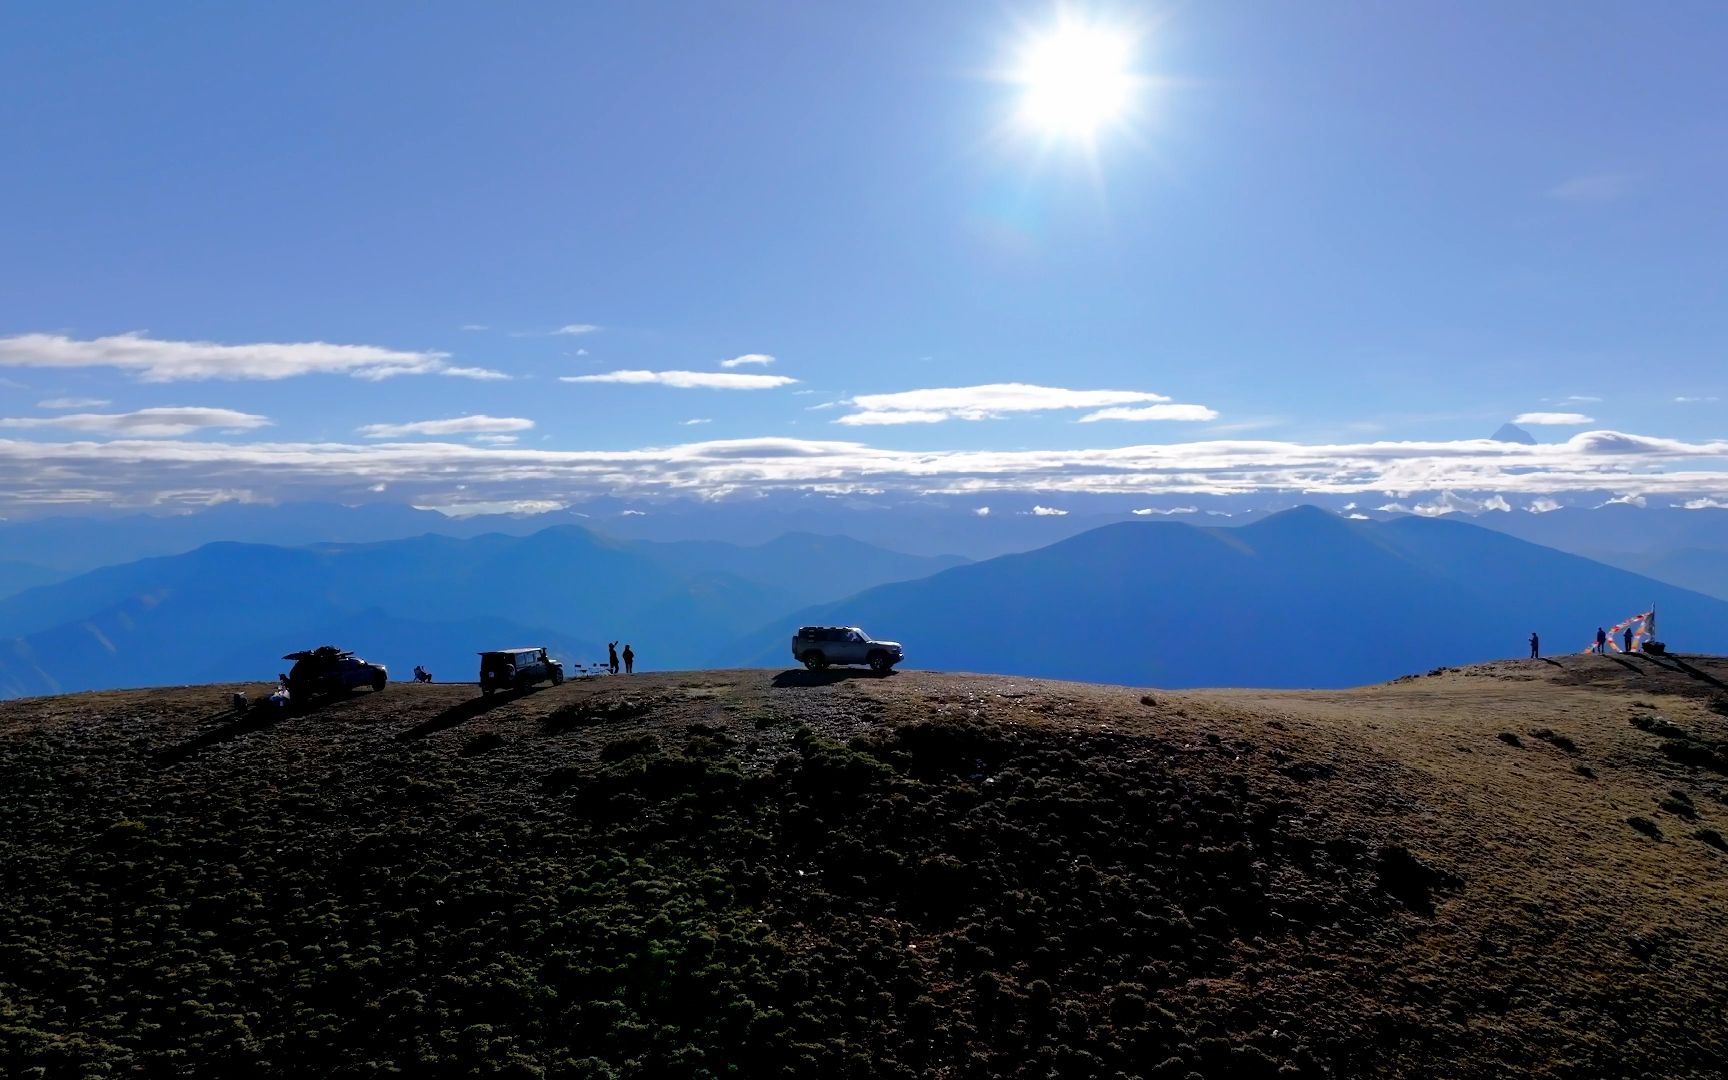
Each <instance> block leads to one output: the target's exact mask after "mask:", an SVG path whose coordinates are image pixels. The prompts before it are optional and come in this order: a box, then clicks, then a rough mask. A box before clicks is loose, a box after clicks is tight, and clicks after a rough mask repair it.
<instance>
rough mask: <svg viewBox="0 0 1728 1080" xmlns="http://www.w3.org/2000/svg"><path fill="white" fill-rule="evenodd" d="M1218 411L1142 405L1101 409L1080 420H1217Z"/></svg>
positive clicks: (1086, 421) (1084, 421)
mask: <svg viewBox="0 0 1728 1080" xmlns="http://www.w3.org/2000/svg"><path fill="white" fill-rule="evenodd" d="M1216 419H1218V413H1217V411H1216V410H1213V409H1208V408H1207V407H1206V406H1204V405H1142V406H1140V407H1138V408H1113V409H1099V410H1098V411H1097V412H1095V413H1087V414H1086V415H1085V416H1082V417H1081V418H1080V422H1081V423H1082V424H1089V423H1091V422H1093V421H1094V420H1201V421H1204V420H1216Z"/></svg>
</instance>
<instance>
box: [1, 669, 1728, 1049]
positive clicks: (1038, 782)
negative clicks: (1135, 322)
mask: <svg viewBox="0 0 1728 1080" xmlns="http://www.w3.org/2000/svg"><path fill="white" fill-rule="evenodd" d="M1725 683H1728V662H1724V661H1721V660H1707V659H1703V658H1695V657H1692V658H1675V659H1668V660H1658V659H1656V658H1625V657H1588V656H1573V657H1566V658H1561V659H1557V660H1550V661H1529V662H1523V661H1520V662H1515V663H1514V662H1509V663H1503V664H1494V665H1484V666H1481V667H1476V668H1469V669H1463V670H1443V671H1437V672H1433V673H1430V674H1429V675H1426V676H1420V677H1413V678H1410V679H1406V680H1400V681H1398V682H1396V683H1392V684H1388V685H1385V686H1378V687H1370V688H1364V689H1361V690H1353V691H1345V692H1309V693H1297V692H1279V693H1272V692H1258V691H1190V692H1179V693H1178V692H1172V693H1165V692H1162V691H1159V690H1156V689H1154V690H1150V691H1148V690H1141V689H1135V690H1129V689H1123V688H1116V687H1101V686H1090V685H1080V684H1070V683H1052V682H1044V681H1035V680H1028V679H1014V678H1003V677H992V676H970V675H955V674H929V673H921V672H903V673H899V674H895V675H893V676H890V677H887V678H875V677H873V676H870V675H868V674H867V673H863V672H858V673H848V672H842V671H828V672H821V673H808V672H803V671H791V672H784V673H776V672H764V671H719V672H691V673H679V674H655V675H637V676H634V677H630V678H624V677H616V678H599V679H588V680H579V681H572V682H569V683H566V684H565V685H564V686H561V687H557V688H546V689H542V690H538V691H533V692H528V693H524V694H520V695H509V696H497V697H492V698H481V697H480V696H479V694H478V691H476V690H475V689H474V688H472V687H471V686H457V685H443V684H434V685H430V686H415V685H404V684H393V685H392V686H390V687H389V688H388V689H387V690H385V691H383V692H382V693H379V694H372V693H369V692H366V691H361V692H357V693H355V694H354V695H353V696H352V697H350V698H348V699H346V700H342V701H339V702H334V703H330V704H327V705H325V706H323V707H322V708H319V709H316V710H314V711H311V712H308V713H305V714H303V715H294V716H286V717H277V716H273V715H271V714H269V713H268V712H267V711H266V710H263V709H253V710H250V711H247V712H245V713H242V714H236V713H235V712H234V711H233V710H232V708H231V706H230V705H229V697H230V695H231V694H232V693H233V692H234V691H235V690H244V691H247V692H250V693H252V694H254V695H257V694H258V693H259V691H261V690H262V689H263V688H262V687H256V686H254V687H227V686H223V687H188V688H178V689H158V690H140V691H125V692H113V693H98V694H85V695H77V696H72V697H63V698H44V699H34V700H28V701H16V702H10V703H5V704H0V1069H4V1070H7V1072H8V1074H9V1075H20V1076H43V1077H59V1076H121V1075H126V1076H233V1075H242V1074H249V1075H254V1076H260V1077H263V1076H296V1077H298V1076H373V1075H381V1074H387V1073H401V1074H410V1075H415V1076H428V1077H443V1076H452V1077H453V1076H473V1075H493V1074H505V1075H514V1076H523V1077H532V1076H552V1077H605V1076H631V1077H701V1076H713V1077H719V1076H740V1077H759V1076H809V1075H818V1074H820V1075H824V1076H833V1077H852V1076H856V1077H876V1076H944V1077H972V1076H977V1077H986V1076H1027V1077H1032V1076H1037V1077H1046V1076H1062V1077H1089V1076H1097V1077H1116V1076H1171V1077H1189V1076H1192V1075H1196V1074H1197V1075H1199V1076H1202V1077H1206V1076H1219V1077H1224V1076H1229V1077H1236V1076H1244V1077H1254V1076H1274V1075H1289V1076H1358V1075H1366V1074H1375V1075H1389V1076H1446V1077H1477V1076H1480V1077H1488V1076H1495V1077H1499V1076H1505V1075H1534V1076H1551V1077H1585V1076H1652V1077H1655V1076H1662V1077H1670V1076H1696V1077H1706V1076H1710V1077H1714V1076H1718V1075H1721V1073H1722V1071H1723V1069H1724V1067H1725V1066H1728V1042H1725V1041H1724V1040H1725V1034H1728V1017H1725V1015H1724V1012H1723V1005H1722V1002H1723V1000H1724V997H1725V993H1724V991H1725V990H1728V935H1725V934H1724V932H1723V928H1724V925H1725V923H1724V908H1725V907H1728V851H1725V850H1724V840H1723V833H1724V832H1728V685H1725Z"/></svg>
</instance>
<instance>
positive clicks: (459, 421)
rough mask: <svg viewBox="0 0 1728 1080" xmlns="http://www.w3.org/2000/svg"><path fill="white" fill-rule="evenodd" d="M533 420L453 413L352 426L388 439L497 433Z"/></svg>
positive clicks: (526, 425) (525, 426) (369, 435)
mask: <svg viewBox="0 0 1728 1080" xmlns="http://www.w3.org/2000/svg"><path fill="white" fill-rule="evenodd" d="M533 426H534V421H532V420H524V419H523V418H521V417H519V416H455V417H451V418H450V419H448V420H414V421H411V422H409V423H406V424H366V425H364V426H362V427H358V428H355V429H354V430H355V431H358V432H359V433H360V434H362V435H364V436H366V437H367V438H368V439H390V438H395V437H397V436H400V435H501V434H503V433H505V432H511V431H528V430H529V429H531V428H533Z"/></svg>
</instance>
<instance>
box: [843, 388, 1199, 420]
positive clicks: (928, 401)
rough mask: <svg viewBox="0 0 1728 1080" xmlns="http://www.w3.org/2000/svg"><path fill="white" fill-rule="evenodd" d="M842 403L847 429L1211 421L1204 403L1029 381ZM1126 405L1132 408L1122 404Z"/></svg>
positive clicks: (861, 396) (868, 397) (860, 397)
mask: <svg viewBox="0 0 1728 1080" xmlns="http://www.w3.org/2000/svg"><path fill="white" fill-rule="evenodd" d="M843 404H845V405H849V406H851V407H852V408H854V409H856V410H858V411H857V412H852V413H848V414H846V415H845V416H840V417H836V418H835V419H834V420H833V423H836V424H842V425H846V426H850V427H867V426H879V425H887V424H937V423H942V422H943V421H946V420H968V421H977V420H995V419H1000V418H1001V417H1004V416H1009V415H1012V414H1026V413H1040V412H1056V411H1061V410H1071V409H1092V410H1095V411H1093V412H1092V413H1090V414H1089V415H1087V416H1083V417H1081V418H1080V419H1081V421H1082V422H1090V421H1098V420H1213V419H1216V418H1217V416H1218V414H1217V413H1216V412H1214V411H1213V410H1211V409H1208V408H1206V407H1205V406H1204V405H1178V404H1173V403H1171V401H1170V398H1169V396H1168V395H1165V394H1154V393H1151V392H1148V391H1144V390H1070V389H1067V388H1065V387H1060V386H1038V385H1036V384H1033V383H986V384H983V385H979V386H950V387H938V388H932V389H927V390H901V391H896V392H894V393H888V394H859V395H857V396H856V397H853V398H852V399H850V400H849V401H846V402H844V403H843ZM1125 406H1137V407H1136V408H1126V407H1125Z"/></svg>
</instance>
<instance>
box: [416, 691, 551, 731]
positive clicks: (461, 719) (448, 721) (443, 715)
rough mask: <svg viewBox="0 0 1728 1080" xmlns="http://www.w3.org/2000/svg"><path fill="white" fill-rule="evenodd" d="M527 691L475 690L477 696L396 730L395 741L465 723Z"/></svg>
mask: <svg viewBox="0 0 1728 1080" xmlns="http://www.w3.org/2000/svg"><path fill="white" fill-rule="evenodd" d="M527 692H528V691H521V690H518V691H514V692H510V693H499V694H480V693H479V692H478V691H476V695H477V696H475V697H471V698H469V699H467V700H466V701H459V702H457V703H456V704H454V705H452V706H450V707H449V708H448V709H445V710H444V711H443V712H440V713H435V714H433V715H432V716H429V717H427V718H426V719H425V720H422V721H421V722H420V723H418V724H415V725H414V726H413V727H411V728H409V729H408V730H406V731H402V732H398V733H397V735H396V741H397V742H406V741H408V740H409V739H422V738H425V737H426V736H428V735H432V734H435V733H437V732H440V731H443V730H445V729H447V728H453V727H455V726H456V725H458V724H465V723H467V722H468V721H470V720H472V719H474V718H475V717H477V716H484V715H486V714H487V713H489V712H491V711H492V710H493V709H496V708H497V707H498V706H500V705H504V704H507V703H509V702H511V701H514V700H516V698H518V697H520V696H522V694H524V693H527Z"/></svg>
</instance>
